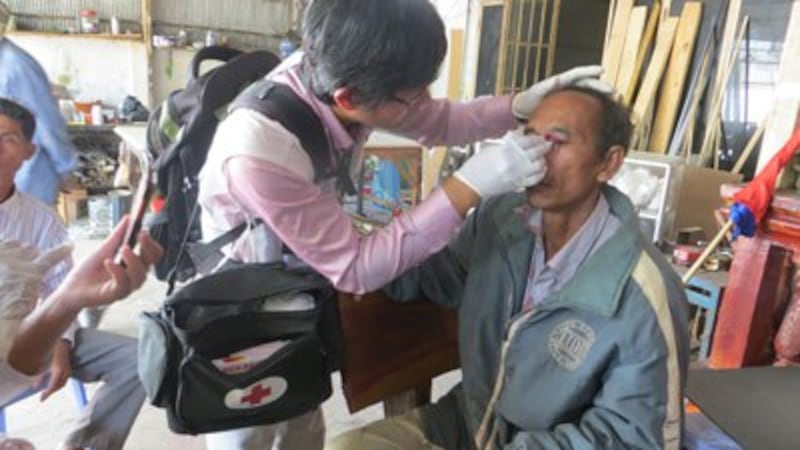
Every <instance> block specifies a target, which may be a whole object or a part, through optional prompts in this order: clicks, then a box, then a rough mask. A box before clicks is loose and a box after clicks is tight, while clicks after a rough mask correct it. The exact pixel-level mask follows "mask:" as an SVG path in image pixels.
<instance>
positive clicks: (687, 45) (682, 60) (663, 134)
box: [650, 2, 703, 154]
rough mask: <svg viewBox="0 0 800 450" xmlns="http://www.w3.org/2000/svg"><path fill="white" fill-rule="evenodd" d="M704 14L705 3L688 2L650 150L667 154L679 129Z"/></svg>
mask: <svg viewBox="0 0 800 450" xmlns="http://www.w3.org/2000/svg"><path fill="white" fill-rule="evenodd" d="M702 15H703V4H702V3H700V2H687V3H685V4H684V5H683V12H682V13H681V18H680V22H678V31H677V34H676V36H675V44H674V45H673V47H672V55H671V56H670V61H669V67H668V69H667V75H666V76H665V77H664V84H663V86H662V87H661V97H660V100H659V102H658V108H657V110H656V118H655V122H654V124H653V139H652V141H651V143H650V148H651V149H652V150H653V151H654V152H656V153H661V154H664V153H666V152H667V147H668V146H669V142H670V138H671V137H672V131H673V129H674V128H675V119H676V118H677V116H678V107H679V106H680V103H681V99H682V98H683V91H684V87H685V86H686V76H687V75H688V73H689V66H690V65H691V63H692V56H693V54H694V47H695V43H696V42H697V32H698V31H699V30H700V19H701V18H702Z"/></svg>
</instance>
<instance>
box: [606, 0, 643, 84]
mask: <svg viewBox="0 0 800 450" xmlns="http://www.w3.org/2000/svg"><path fill="white" fill-rule="evenodd" d="M646 21H647V6H637V7H635V8H633V11H632V12H631V18H630V21H629V23H628V35H627V36H626V37H625V45H624V46H623V49H622V58H621V60H620V68H619V73H618V74H617V80H616V82H615V84H614V87H615V88H616V90H617V92H627V90H628V87H629V86H630V85H631V84H633V83H635V81H634V80H633V75H634V73H635V72H636V62H637V56H638V54H639V47H640V44H641V42H642V34H643V33H644V27H645V22H646Z"/></svg>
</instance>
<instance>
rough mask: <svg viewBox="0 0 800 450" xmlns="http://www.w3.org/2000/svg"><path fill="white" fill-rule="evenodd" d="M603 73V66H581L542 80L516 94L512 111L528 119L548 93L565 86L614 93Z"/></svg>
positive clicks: (521, 117)
mask: <svg viewBox="0 0 800 450" xmlns="http://www.w3.org/2000/svg"><path fill="white" fill-rule="evenodd" d="M602 74H603V67H601V66H581V67H576V68H574V69H571V70H568V71H566V72H563V73H560V74H558V75H554V76H552V77H550V78H547V79H545V80H542V81H540V82H538V83H536V84H534V85H533V86H531V87H529V88H528V89H527V90H524V91H522V92H520V93H519V94H517V95H515V96H514V99H513V100H512V101H511V112H512V113H514V117H516V118H517V119H519V120H528V119H529V118H530V116H531V114H532V113H533V110H534V109H536V107H537V106H538V105H539V103H540V102H541V101H542V99H543V98H544V97H545V96H546V95H547V94H549V93H550V92H552V91H555V90H557V89H560V88H562V87H565V86H572V85H575V86H581V87H585V88H589V89H594V90H596V91H598V92H602V93H604V94H612V93H613V92H614V88H613V86H611V85H609V84H608V83H606V82H604V81H601V80H600V79H599V77H600V75H602Z"/></svg>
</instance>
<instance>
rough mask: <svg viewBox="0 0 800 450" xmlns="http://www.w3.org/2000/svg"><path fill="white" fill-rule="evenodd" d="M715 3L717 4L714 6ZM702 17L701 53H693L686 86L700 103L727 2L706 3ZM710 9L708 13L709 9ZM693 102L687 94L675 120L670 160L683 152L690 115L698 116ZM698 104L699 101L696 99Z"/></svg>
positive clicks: (709, 74) (708, 79)
mask: <svg viewBox="0 0 800 450" xmlns="http://www.w3.org/2000/svg"><path fill="white" fill-rule="evenodd" d="M714 1H717V2H718V3H717V4H716V5H714ZM703 4H704V5H706V8H705V13H704V14H703V24H702V26H701V27H700V35H699V38H698V42H699V46H698V48H701V49H702V50H701V51H698V52H696V55H695V57H694V61H693V62H692V68H691V70H690V73H691V74H692V75H691V77H690V78H691V81H690V82H689V92H692V93H696V92H699V94H698V95H700V99H702V97H703V95H704V93H705V92H706V91H707V90H708V85H709V83H710V78H712V75H711V74H712V73H713V72H714V69H713V65H712V61H713V55H714V54H715V53H716V48H717V46H716V39H715V37H714V36H715V33H716V31H715V30H716V29H717V26H718V25H719V22H720V20H721V19H723V18H724V16H725V11H726V10H727V5H728V4H727V2H726V1H725V0H713V1H709V2H708V3H706V2H705V1H704V2H703ZM709 8H710V9H709ZM704 64H705V65H706V68H707V70H706V72H705V73H704V76H703V77H702V79H701V77H700V75H701V72H702V70H701V69H702V66H703V65H704ZM694 98H695V96H694V94H691V95H689V94H687V96H686V98H685V99H684V101H683V106H682V107H681V113H680V119H679V120H678V125H677V126H676V127H675V132H674V133H673V136H672V143H671V144H670V149H669V154H670V155H672V156H677V155H680V154H682V153H683V152H684V150H683V149H684V146H685V144H686V142H687V141H688V139H686V134H687V130H688V129H689V127H690V125H694V120H695V119H694V117H692V118H691V119H690V118H689V114H690V113H691V114H692V116H694V115H695V114H696V113H697V110H696V106H694V107H693V106H692V101H693V99H694ZM698 101H699V99H698Z"/></svg>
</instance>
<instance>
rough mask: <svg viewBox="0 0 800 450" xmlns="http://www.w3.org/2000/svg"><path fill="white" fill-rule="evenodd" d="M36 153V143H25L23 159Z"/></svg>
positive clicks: (27, 158)
mask: <svg viewBox="0 0 800 450" xmlns="http://www.w3.org/2000/svg"><path fill="white" fill-rule="evenodd" d="M35 153H36V145H34V144H33V143H32V142H29V143H27V144H25V160H26V161H27V160H29V159H31V158H33V155H34V154H35Z"/></svg>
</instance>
